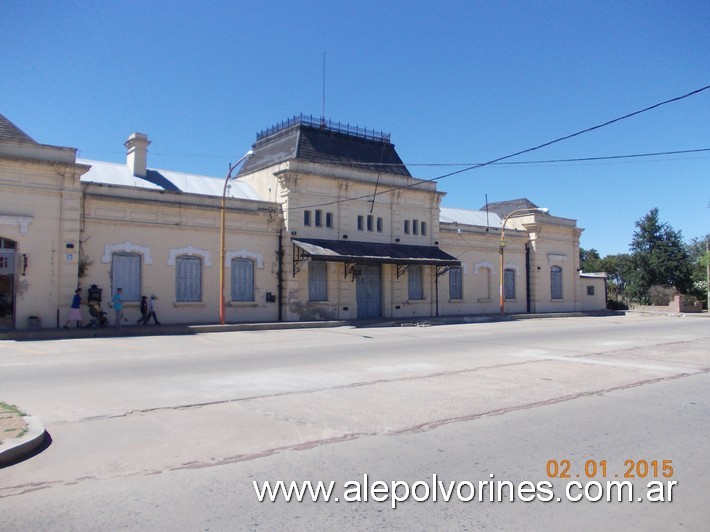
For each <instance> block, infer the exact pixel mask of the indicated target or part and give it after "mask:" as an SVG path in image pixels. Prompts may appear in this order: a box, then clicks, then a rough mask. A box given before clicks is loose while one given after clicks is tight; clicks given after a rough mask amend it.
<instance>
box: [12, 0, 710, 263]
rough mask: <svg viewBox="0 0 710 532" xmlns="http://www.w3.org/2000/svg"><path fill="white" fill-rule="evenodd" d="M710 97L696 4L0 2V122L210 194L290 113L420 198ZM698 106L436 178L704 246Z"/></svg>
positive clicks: (705, 109) (709, 58)
mask: <svg viewBox="0 0 710 532" xmlns="http://www.w3.org/2000/svg"><path fill="white" fill-rule="evenodd" d="M708 85H710V2H708V0H685V1H683V2H668V1H654V0H649V1H636V0H628V1H624V2H619V1H618V0H614V1H606V0H597V1H594V2H582V1H567V2H558V1H532V0H531V1H490V2H481V1H441V2H432V1H418V0H412V1H399V0H388V1H374V0H373V1H366V0H350V1H338V0H307V1H294V0H277V1H271V0H261V1H250V2H248V1H217V0H204V1H202V2H197V1H189V2H188V1H176V0H172V1H161V0H141V1H133V0H122V1H121V2H108V1H101V0H94V1H71V0H64V1H59V2H52V1H49V0H44V1H36V0H4V1H3V2H0V113H2V114H3V115H5V116H6V117H7V118H8V119H9V120H11V121H12V122H13V123H15V124H16V125H17V126H18V127H20V128H21V129H22V130H23V131H25V132H26V133H27V134H29V135H30V136H31V137H32V138H34V139H35V140H37V141H38V142H40V143H42V144H50V145H58V146H69V147H74V148H77V149H78V150H79V152H78V153H79V156H80V157H82V158H86V159H94V160H102V161H111V162H123V161H125V149H124V147H123V143H124V141H125V140H126V139H127V138H128V136H129V135H130V134H131V133H133V132H141V133H145V134H147V135H148V136H149V138H150V139H151V141H152V143H151V145H150V148H149V155H148V166H149V167H151V168H158V169H166V170H175V171H182V172H189V173H197V174H203V175H210V176H215V177H221V176H224V175H225V173H226V171H227V169H228V166H229V163H230V162H235V161H236V160H237V159H239V158H240V157H241V156H242V155H243V154H244V153H245V152H246V151H247V150H248V149H249V148H250V147H251V145H252V144H253V143H254V142H255V140H256V133H257V132H258V131H261V130H262V129H266V128H268V127H270V126H272V125H274V124H276V123H278V122H280V121H282V120H285V119H287V118H289V117H292V116H294V115H298V114H300V113H303V114H306V115H313V116H315V117H320V116H321V114H322V113H323V111H325V116H326V118H328V119H330V120H333V121H339V122H343V123H349V124H351V125H358V126H360V127H367V128H370V129H375V130H378V131H384V132H388V133H391V139H392V142H393V143H394V144H395V146H396V149H397V152H398V153H399V155H400V157H401V158H402V160H403V161H404V162H405V163H406V164H407V166H408V168H409V170H410V172H411V173H412V174H413V175H414V176H415V177H419V178H422V179H436V178H438V177H440V176H443V175H445V174H448V173H450V172H454V171H456V170H461V169H463V168H465V167H466V166H471V165H474V164H477V163H485V162H488V161H492V160H494V159H498V158H500V157H505V156H507V155H510V154H513V153H516V152H519V151H522V150H526V149H529V148H532V147H535V146H539V145H541V144H544V143H546V142H549V141H551V140H554V139H557V138H560V137H564V136H567V135H570V134H572V133H575V132H578V131H581V130H584V129H587V128H590V127H592V126H596V125H599V124H602V123H605V122H607V121H609V120H613V119H615V118H618V117H621V116H624V115H627V114H630V113H633V112H635V111H639V110H641V109H645V108H647V107H650V106H652V105H654V104H657V103H660V102H663V101H666V100H670V99H672V98H675V97H678V96H682V95H685V94H688V93H690V92H692V91H694V90H697V89H700V88H702V87H706V86H708ZM708 148H710V90H704V91H702V92H700V93H698V94H696V95H693V96H689V97H688V98H685V99H682V100H679V101H676V102H673V103H669V104H667V105H663V106H660V107H658V108H656V109H653V110H650V111H647V112H644V113H642V114H639V115H636V116H633V117H631V118H628V119H625V120H621V121H618V122H615V123H613V124H611V125H608V126H606V127H603V128H599V129H596V130H593V131H591V132H588V133H585V134H582V135H578V136H575V137H573V138H570V139H568V140H565V141H562V142H558V143H556V144H554V145H551V146H547V147H544V148H541V149H539V150H536V151H533V152H530V153H525V154H523V155H519V156H517V157H513V158H510V159H506V160H505V161H501V162H505V163H506V164H491V165H487V166H484V167H480V168H477V169H472V170H469V171H465V172H461V173H458V174H456V175H453V176H449V177H444V178H441V179H437V180H436V181H437V185H438V188H439V190H441V191H444V192H446V196H444V199H443V200H442V205H443V206H445V207H455V208H464V209H479V208H481V207H482V206H483V205H484V204H485V202H486V197H487V198H488V201H490V202H494V201H503V200H508V199H515V198H521V197H526V198H528V199H530V200H531V201H532V202H534V203H535V204H537V205H539V206H541V207H547V208H549V209H550V213H551V214H553V215H556V216H562V217H566V218H573V219H576V220H577V223H578V226H579V227H582V228H584V229H585V230H584V232H583V233H582V236H581V246H582V247H583V248H585V249H590V248H593V249H596V250H598V251H599V252H600V253H601V255H602V256H604V255H607V254H615V253H625V252H628V245H629V243H630V242H631V238H632V235H633V232H634V229H635V226H634V222H635V221H637V220H639V219H640V218H642V217H643V216H644V215H645V214H646V213H648V211H650V210H651V209H652V208H654V207H657V208H658V209H659V217H660V219H661V221H663V222H665V223H668V224H670V225H671V226H672V227H673V228H674V229H676V230H680V231H681V232H682V235H683V237H684V239H686V240H690V239H691V238H694V237H704V236H705V235H706V234H708V233H710V151H700V152H695V153H685V154H673V155H657V156H652V157H636V158H620V159H607V160H596V161H577V162H569V161H568V162H538V161H551V160H553V161H559V160H562V159H577V158H594V157H609V156H617V155H636V154H647V153H659V152H669V151H684V150H699V149H708Z"/></svg>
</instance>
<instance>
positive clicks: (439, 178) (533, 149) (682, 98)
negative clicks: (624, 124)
mask: <svg viewBox="0 0 710 532" xmlns="http://www.w3.org/2000/svg"><path fill="white" fill-rule="evenodd" d="M708 89H710V85H706V86H704V87H701V88H699V89H696V90H694V91H691V92H689V93H687V94H683V95H682V96H676V97H675V98H671V99H669V100H664V101H662V102H659V103H656V104H654V105H651V106H649V107H645V108H643V109H640V110H638V111H634V112H632V113H628V114H625V115H623V116H620V117H617V118H613V119H611V120H607V121H606V122H603V123H601V124H597V125H596V126H591V127H588V128H585V129H582V130H580V131H577V132H575V133H571V134H569V135H565V136H563V137H558V138H556V139H554V140H550V141H548V142H544V143H542V144H538V145H537V146H533V147H532V148H527V149H524V150H520V151H517V152H515V153H511V154H509V155H504V156H502V157H497V158H495V159H491V160H490V161H487V162H485V163H478V164H473V165H471V166H467V167H466V168H462V169H461V170H455V171H453V172H449V173H446V174H443V175H440V176H436V177H432V178H430V179H420V180H417V181H416V182H415V183H410V184H408V185H401V186H395V187H390V188H389V189H387V190H381V191H379V192H376V193H375V195H376V196H379V195H381V194H387V193H389V192H394V191H395V190H406V189H408V188H414V187H417V186H420V185H422V184H424V183H431V182H434V181H439V180H441V179H445V178H447V177H451V176H453V175H457V174H462V173H464V172H468V171H470V170H475V169H478V168H483V167H484V166H490V165H492V164H495V163H498V162H500V161H504V160H506V159H512V158H513V157H517V156H518V155H522V154H524V153H530V152H532V151H536V150H539V149H541V148H545V147H547V146H551V145H553V144H557V143H558V142H562V141H565V140H569V139H571V138H574V137H578V136H580V135H583V134H585V133H589V132H591V131H595V130H597V129H601V128H603V127H606V126H609V125H611V124H615V123H616V122H620V121H622V120H626V119H627V118H631V117H633V116H636V115H640V114H641V113H645V112H647V111H651V110H653V109H657V108H658V107H661V106H663V105H667V104H669V103H674V102H678V101H680V100H684V99H685V98H689V97H691V96H695V95H696V94H699V93H701V92H703V91H706V90H708ZM372 196H373V194H365V195H363V196H358V197H354V198H343V199H340V200H335V201H329V202H326V203H319V204H314V205H306V206H302V207H294V209H310V208H315V207H326V206H329V205H336V204H338V203H344V202H346V201H356V200H361V199H365V198H370V197H372Z"/></svg>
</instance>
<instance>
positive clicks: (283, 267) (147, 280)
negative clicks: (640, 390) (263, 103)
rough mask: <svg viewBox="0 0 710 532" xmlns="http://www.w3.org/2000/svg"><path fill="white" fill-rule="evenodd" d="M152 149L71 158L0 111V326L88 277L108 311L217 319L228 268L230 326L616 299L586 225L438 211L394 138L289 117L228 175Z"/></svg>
mask: <svg viewBox="0 0 710 532" xmlns="http://www.w3.org/2000/svg"><path fill="white" fill-rule="evenodd" d="M149 144H150V141H149V139H148V138H147V136H146V135H143V134H140V133H134V134H132V135H131V136H130V137H129V138H128V140H127V141H126V142H125V148H126V163H125V164H116V163H108V162H102V161H93V160H83V159H77V158H76V150H75V149H73V148H64V147H54V146H45V145H41V144H39V143H37V142H36V141H35V140H33V139H32V138H30V137H29V136H28V135H26V134H25V133H23V132H22V131H21V130H20V129H19V128H18V127H17V126H15V125H14V124H12V123H11V122H9V121H8V120H7V119H6V118H4V117H2V116H1V115H0V194H1V196H0V197H1V198H2V199H0V327H4V328H13V327H14V328H24V327H28V326H38V325H40V324H41V326H44V327H56V326H58V325H59V324H60V323H64V320H65V319H66V314H67V312H68V306H69V303H70V302H71V296H72V294H73V292H74V289H75V288H76V286H78V285H79V286H82V287H84V288H89V287H92V286H95V287H96V288H99V289H101V290H102V291H103V296H102V299H103V303H102V304H103V307H104V310H106V311H109V312H110V308H109V301H110V296H111V294H113V293H114V292H115V290H116V289H117V288H119V287H121V288H122V289H123V297H124V300H125V301H126V311H125V313H126V315H127V316H128V318H129V319H131V320H137V319H138V304H139V300H140V297H141V296H142V295H147V296H150V295H156V296H157V297H158V302H159V307H158V314H159V316H160V319H161V321H163V322H166V323H215V322H217V321H218V319H219V307H220V305H219V291H220V284H221V276H222V275H223V276H224V277H223V278H224V285H225V292H224V293H225V301H226V303H225V319H226V322H228V323H236V322H256V321H310V320H330V319H339V320H355V319H380V318H387V319H390V318H391V319H404V318H426V317H431V316H448V315H477V314H487V313H498V312H500V311H501V306H502V305H501V297H500V292H501V286H502V291H503V296H504V298H503V301H502V303H503V305H504V307H505V308H504V310H505V311H506V312H514V313H525V312H559V311H589V310H601V309H604V308H605V306H606V298H605V278H604V277H603V276H602V275H589V274H584V273H581V272H579V237H580V234H581V231H582V230H581V229H579V228H577V226H576V222H575V220H573V219H569V218H562V217H557V216H552V215H550V214H547V213H543V212H541V211H540V209H538V208H537V206H536V205H534V204H532V203H531V202H529V201H528V200H515V201H512V202H501V203H494V204H489V205H488V206H485V207H487V209H486V208H483V209H482V210H480V211H474V210H462V209H449V208H444V207H441V200H442V197H443V196H444V194H445V193H444V192H442V191H439V190H438V189H437V186H436V183H435V182H433V181H427V180H422V179H417V178H415V177H414V176H412V175H411V174H410V172H409V170H408V169H407V167H406V165H404V164H403V162H402V160H401V159H400V157H399V156H398V154H397V152H396V150H395V147H394V144H392V142H391V140H390V136H389V135H388V134H385V133H382V132H378V131H373V130H368V129H360V128H355V127H351V126H348V125H343V124H339V123H333V122H330V121H324V120H319V119H313V118H312V117H306V116H298V117H294V118H293V119H291V120H288V121H285V122H282V123H280V124H278V125H276V126H274V127H272V128H269V129H267V130H264V131H262V132H260V133H258V134H257V138H256V142H255V143H254V145H253V146H252V154H251V157H249V158H248V159H247V160H246V162H245V163H244V164H243V166H242V167H241V169H240V170H239V172H238V174H237V176H236V178H235V179H230V180H229V181H228V182H227V181H225V179H224V178H213V177H206V176H199V175H193V174H186V173H180V172H175V171H169V170H161V169H155V168H151V167H149V165H148V151H149V150H148V147H149ZM222 215H224V218H222ZM222 219H223V220H224V222H222ZM504 224H505V233H504V235H502V232H501V229H502V226H503V225H504ZM222 230H224V243H225V246H224V252H223V253H221V250H220V248H221V235H222V233H221V231H222ZM502 237H503V238H502ZM501 240H503V241H504V243H505V247H502V246H501ZM501 249H503V253H501ZM220 256H223V257H224V261H223V263H222V264H220V262H221V261H220ZM501 258H502V261H503V263H502V267H501ZM95 293H96V292H94V294H95ZM86 317H87V319H88V318H89V316H88V315H87V316H86Z"/></svg>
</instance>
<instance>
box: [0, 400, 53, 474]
mask: <svg viewBox="0 0 710 532" xmlns="http://www.w3.org/2000/svg"><path fill="white" fill-rule="evenodd" d="M43 441H44V427H43V426H42V424H41V423H40V421H39V420H38V419H37V418H34V417H30V416H26V415H25V414H24V412H22V411H21V410H19V409H18V408H17V407H15V406H14V405H9V404H7V403H3V402H1V401H0V468H2V467H5V466H6V465H8V464H11V463H12V462H15V461H16V460H19V459H20V458H22V457H23V456H27V455H28V454H30V453H31V452H32V451H34V450H35V449H36V448H37V447H39V446H40V445H41V444H42V442H43Z"/></svg>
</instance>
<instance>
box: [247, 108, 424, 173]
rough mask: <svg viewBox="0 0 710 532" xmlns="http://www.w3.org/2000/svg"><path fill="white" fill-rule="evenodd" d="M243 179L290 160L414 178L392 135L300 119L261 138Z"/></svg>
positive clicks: (272, 130)
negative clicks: (401, 157) (396, 147)
mask: <svg viewBox="0 0 710 532" xmlns="http://www.w3.org/2000/svg"><path fill="white" fill-rule="evenodd" d="M252 149H253V151H254V154H253V155H252V156H251V157H250V158H249V159H248V160H247V161H246V162H245V164H244V166H242V169H241V170H240V171H239V175H245V174H249V173H251V172H255V171H257V170H261V169H263V168H267V167H269V166H272V165H274V164H279V163H282V162H285V161H289V160H301V161H306V162H313V163H321V164H333V165H338V166H349V167H353V168H363V169H367V170H371V171H376V172H383V173H389V174H396V175H401V176H406V177H411V174H410V173H409V170H407V167H406V166H405V165H404V163H403V162H402V159H400V157H399V155H398V154H397V152H396V151H395V149H394V144H392V143H391V142H390V135H389V134H387V133H382V132H379V131H374V130H371V129H363V128H359V127H355V126H350V125H349V124H341V123H340V122H332V121H329V120H328V121H326V120H318V119H316V118H314V117H312V116H304V115H299V116H296V117H293V118H292V119H289V120H287V121H284V122H281V123H280V124H277V125H276V126H274V127H271V128H269V129H267V130H264V131H262V132H260V133H258V134H257V141H256V143H255V144H253V146H252Z"/></svg>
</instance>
